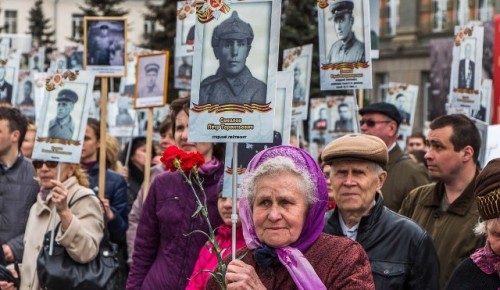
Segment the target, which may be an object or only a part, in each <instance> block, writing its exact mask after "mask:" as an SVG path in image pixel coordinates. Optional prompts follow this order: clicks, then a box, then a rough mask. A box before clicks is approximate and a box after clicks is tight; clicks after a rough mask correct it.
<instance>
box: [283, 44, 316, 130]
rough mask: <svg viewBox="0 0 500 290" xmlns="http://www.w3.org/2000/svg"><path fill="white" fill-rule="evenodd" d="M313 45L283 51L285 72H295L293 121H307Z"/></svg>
mask: <svg viewBox="0 0 500 290" xmlns="http://www.w3.org/2000/svg"><path fill="white" fill-rule="evenodd" d="M312 56H313V45H312V44H307V45H304V46H299V47H294V48H289V49H285V50H284V51H283V70H290V71H293V72H294V78H293V100H292V119H293V120H294V121H296V120H306V119H307V113H308V110H307V109H308V108H307V104H309V91H310V88H311V67H312Z"/></svg>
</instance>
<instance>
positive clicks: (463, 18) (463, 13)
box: [455, 0, 470, 26]
mask: <svg viewBox="0 0 500 290" xmlns="http://www.w3.org/2000/svg"><path fill="white" fill-rule="evenodd" d="M468 3H469V0H456V2H455V15H456V17H455V20H456V23H457V24H458V25H459V26H464V25H465V24H467V22H469V12H470V11H469V7H468V6H469V5H468Z"/></svg>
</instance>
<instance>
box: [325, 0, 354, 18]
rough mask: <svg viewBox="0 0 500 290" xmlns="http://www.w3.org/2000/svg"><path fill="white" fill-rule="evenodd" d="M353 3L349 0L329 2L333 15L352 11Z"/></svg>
mask: <svg viewBox="0 0 500 290" xmlns="http://www.w3.org/2000/svg"><path fill="white" fill-rule="evenodd" d="M353 8H354V3H353V2H352V1H351V0H337V1H335V2H333V3H332V4H330V11H331V12H332V14H333V17H336V16H340V15H343V14H346V13H352V9H353Z"/></svg>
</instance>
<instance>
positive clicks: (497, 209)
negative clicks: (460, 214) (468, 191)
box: [474, 158, 500, 220]
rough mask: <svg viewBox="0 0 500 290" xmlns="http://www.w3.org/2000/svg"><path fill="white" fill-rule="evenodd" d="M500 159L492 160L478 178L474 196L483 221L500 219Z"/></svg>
mask: <svg viewBox="0 0 500 290" xmlns="http://www.w3.org/2000/svg"><path fill="white" fill-rule="evenodd" d="M499 172H500V158H497V159H493V160H491V161H490V162H489V163H488V165H486V166H485V167H484V168H483V170H482V171H481V173H479V175H478V176H477V177H476V183H475V186H474V194H475V195H476V201H477V209H478V210H479V215H480V216H481V217H482V218H483V220H489V219H494V218H499V217H500V174H498V173H499Z"/></svg>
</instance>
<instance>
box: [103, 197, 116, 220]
mask: <svg viewBox="0 0 500 290" xmlns="http://www.w3.org/2000/svg"><path fill="white" fill-rule="evenodd" d="M100 199H101V201H102V204H103V205H104V208H103V211H104V213H106V217H107V218H108V220H109V221H112V220H113V219H115V213H114V212H113V209H112V208H111V206H110V205H109V199H107V198H104V197H101V198H100Z"/></svg>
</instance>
